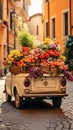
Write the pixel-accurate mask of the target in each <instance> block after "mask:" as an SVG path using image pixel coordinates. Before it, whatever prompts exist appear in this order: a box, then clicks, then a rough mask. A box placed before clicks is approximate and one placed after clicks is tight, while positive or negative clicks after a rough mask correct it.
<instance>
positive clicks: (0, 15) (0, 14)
mask: <svg viewBox="0 0 73 130" xmlns="http://www.w3.org/2000/svg"><path fill="white" fill-rule="evenodd" d="M0 19H2V2H0Z"/></svg>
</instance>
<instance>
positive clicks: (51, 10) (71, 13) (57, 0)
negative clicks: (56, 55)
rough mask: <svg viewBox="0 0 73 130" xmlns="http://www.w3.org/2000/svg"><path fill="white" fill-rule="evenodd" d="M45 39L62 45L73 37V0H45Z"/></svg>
mask: <svg viewBox="0 0 73 130" xmlns="http://www.w3.org/2000/svg"><path fill="white" fill-rule="evenodd" d="M43 21H44V23H43V28H44V37H43V38H45V37H50V38H55V39H57V40H59V41H60V42H61V43H63V42H64V41H65V38H66V37H67V36H68V35H73V0H43Z"/></svg>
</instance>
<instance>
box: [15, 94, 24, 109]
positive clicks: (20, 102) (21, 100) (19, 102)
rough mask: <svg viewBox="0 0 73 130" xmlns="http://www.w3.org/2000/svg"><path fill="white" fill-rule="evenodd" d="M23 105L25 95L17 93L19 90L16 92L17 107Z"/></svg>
mask: <svg viewBox="0 0 73 130" xmlns="http://www.w3.org/2000/svg"><path fill="white" fill-rule="evenodd" d="M22 105H23V97H20V96H19V95H18V93H17V91H16V92H15V107H16V108H17V109H20V108H22Z"/></svg>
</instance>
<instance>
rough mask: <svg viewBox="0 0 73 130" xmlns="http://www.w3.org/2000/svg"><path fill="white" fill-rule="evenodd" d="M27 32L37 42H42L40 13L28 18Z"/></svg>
mask: <svg viewBox="0 0 73 130" xmlns="http://www.w3.org/2000/svg"><path fill="white" fill-rule="evenodd" d="M28 28H29V32H30V33H31V34H32V35H33V36H35V37H36V38H37V40H38V41H40V42H41V41H42V40H43V23H42V13H37V14H34V15H32V16H30V17H29V22H28Z"/></svg>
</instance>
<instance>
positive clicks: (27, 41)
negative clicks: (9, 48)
mask: <svg viewBox="0 0 73 130" xmlns="http://www.w3.org/2000/svg"><path fill="white" fill-rule="evenodd" d="M17 36H18V41H19V43H20V44H21V46H22V47H24V46H26V47H30V48H33V47H34V36H32V35H31V34H30V33H29V32H28V31H27V30H22V31H20V32H18V34H17Z"/></svg>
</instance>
